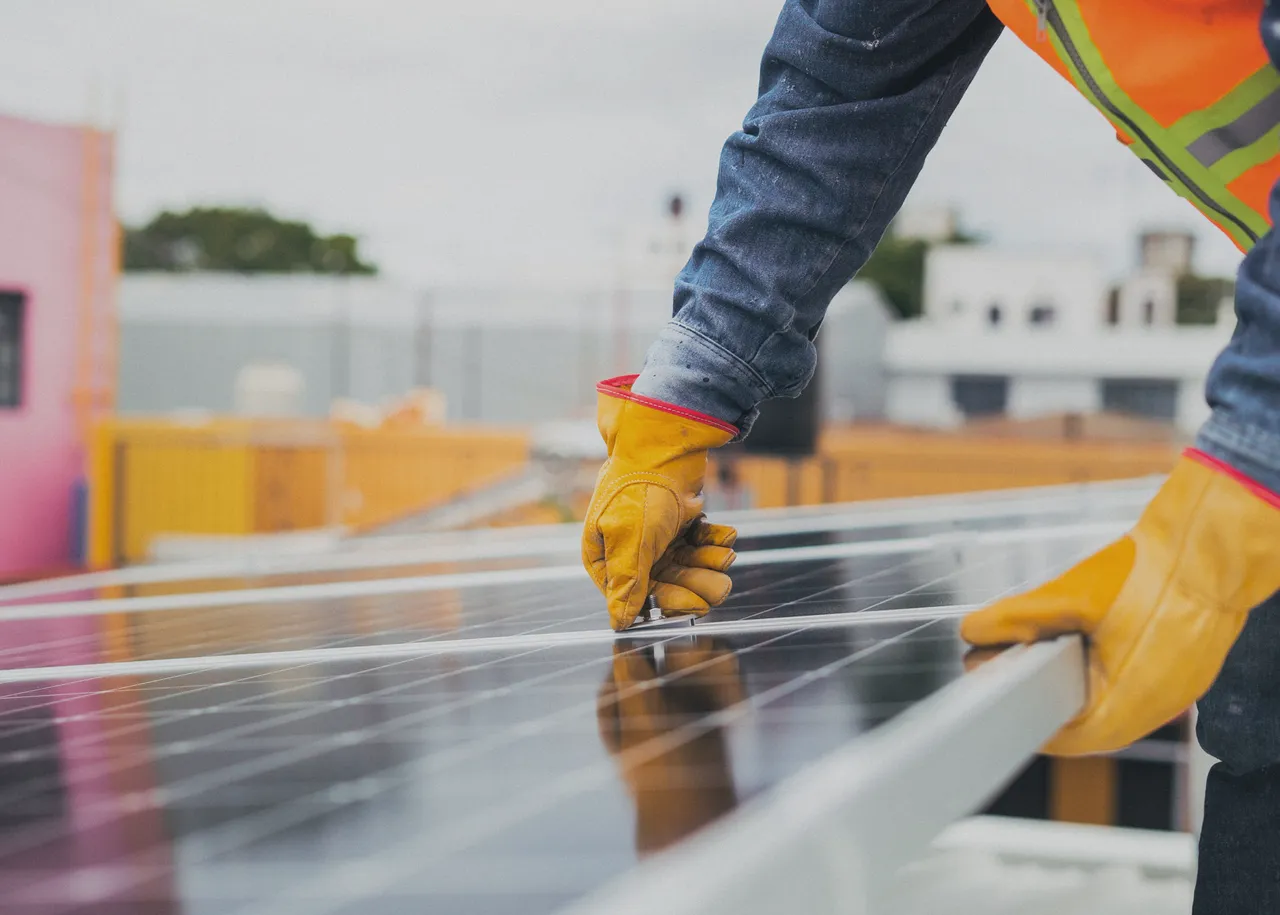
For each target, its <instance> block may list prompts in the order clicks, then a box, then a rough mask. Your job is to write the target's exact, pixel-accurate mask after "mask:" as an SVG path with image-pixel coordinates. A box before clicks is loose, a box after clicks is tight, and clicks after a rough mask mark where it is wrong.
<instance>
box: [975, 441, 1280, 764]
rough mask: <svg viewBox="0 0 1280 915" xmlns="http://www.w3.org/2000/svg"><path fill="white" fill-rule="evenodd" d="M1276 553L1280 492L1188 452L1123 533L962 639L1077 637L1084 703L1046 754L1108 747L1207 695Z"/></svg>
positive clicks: (980, 617)
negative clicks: (1082, 650)
mask: <svg viewBox="0 0 1280 915" xmlns="http://www.w3.org/2000/svg"><path fill="white" fill-rule="evenodd" d="M1278 551H1280V496H1277V495H1275V494H1273V493H1271V492H1268V491H1266V490H1264V489H1263V488H1262V487H1260V486H1258V485H1257V484H1256V483H1254V482H1253V481H1251V480H1249V479H1247V478H1245V477H1243V476H1241V475H1240V474H1238V473H1236V472H1235V471H1233V470H1231V469H1230V468H1228V467H1226V466H1225V465H1223V464H1221V463H1219V462H1218V461H1216V460H1215V459H1213V458H1211V457H1209V456H1208V455H1204V454H1201V453H1200V452H1196V451H1188V452H1187V453H1186V454H1185V455H1184V456H1183V457H1182V458H1181V459H1179V461H1178V464H1177V466H1176V467H1175V468H1174V471H1173V474H1172V475H1171V476H1170V477H1169V479H1168V480H1167V481H1166V482H1165V484H1164V486H1162V487H1161V489H1160V491H1159V492H1158V493H1157V494H1156V497H1155V499H1153V500H1152V502H1151V504H1150V505H1148V506H1147V508H1146V510H1145V511H1144V512H1143V514H1142V517H1141V519H1140V520H1139V521H1138V523H1137V525H1136V526H1135V527H1134V528H1133V530H1132V531H1130V532H1129V533H1128V534H1127V535H1126V536H1125V537H1123V538H1121V539H1120V540H1117V541H1116V542H1115V543H1112V544H1111V545H1110V546H1107V547H1106V548H1104V549H1103V550H1101V551H1100V552H1098V553H1096V554H1094V555H1093V556H1091V557H1089V558H1088V559H1086V560H1084V561H1083V562H1081V563H1080V564H1079V565H1077V566H1075V567H1074V568H1072V569H1070V570H1069V571H1067V572H1066V573H1065V574H1064V575H1062V576H1061V577H1059V578H1057V579H1055V580H1054V581H1051V582H1049V583H1048V584H1046V585H1044V586H1043V587H1040V588H1038V589H1036V590H1034V591H1032V592H1030V593H1028V594H1024V595H1021V596H1018V597H1012V598H1008V599H1005V600H1002V601H999V602H998V603H996V604H994V605H992V606H990V607H987V608H985V609H983V610H979V611H977V612H975V613H972V614H970V615H969V616H967V617H966V618H965V619H964V621H963V623H962V624H961V628H960V633H961V635H962V636H964V638H965V639H966V640H967V641H969V642H971V643H972V644H974V645H977V646H988V647H989V646H995V645H1007V644H1013V643H1019V642H1033V641H1037V640H1041V639H1048V638H1053V637H1055V636H1058V635H1062V634H1065V633H1073V632H1078V633H1082V634H1084V636H1085V637H1086V638H1087V642H1088V665H1089V670H1088V700H1087V704H1086V706H1085V708H1084V710H1083V712H1082V713H1081V714H1080V715H1079V716H1078V717H1077V718H1076V719H1075V720H1073V721H1072V722H1070V723H1069V724H1068V725H1067V726H1066V727H1064V728H1063V729H1062V730H1061V731H1060V732H1059V733H1058V734H1057V736H1055V737H1054V738H1053V739H1052V740H1051V741H1050V742H1049V744H1048V745H1047V746H1046V747H1045V750H1046V752H1048V753H1052V754H1055V755H1061V756H1076V755H1083V754H1088V753H1101V752H1108V751H1111V750H1116V749H1119V748H1120V747H1123V746H1126V745H1127V744H1130V743H1132V742H1133V741H1135V740H1138V739H1140V738H1142V737H1145V736H1146V735H1147V734H1149V733H1150V732H1152V731H1154V730H1155V729H1156V728H1158V727H1160V726H1162V725H1164V724H1166V723H1168V722H1169V721H1170V720H1172V719H1173V718H1175V717H1177V716H1178V715H1179V714H1181V713H1182V712H1183V711H1185V710H1186V709H1187V708H1188V707H1189V706H1190V705H1191V704H1192V703H1193V702H1195V701H1196V700H1197V699H1199V698H1200V696H1201V695H1202V694H1203V693H1204V692H1205V691H1206V690H1208V688H1209V686H1210V685H1211V684H1212V683H1213V681H1214V679H1215V678H1216V677H1217V675H1218V672H1219V670H1221V668H1222V664H1223V662H1224V661H1225V660H1226V656H1227V652H1228V651H1229V650H1230V648H1231V646H1232V644H1233V643H1234V642H1235V640H1236V638H1237V636H1239V634H1240V630H1241V629H1242V628H1243V626H1244V623H1245V618H1246V617H1247V616H1248V614H1249V611H1250V610H1251V609H1253V607H1255V606H1256V605H1258V604H1259V603H1261V602H1262V601H1264V600H1265V599H1267V598H1268V597H1270V596H1271V595H1272V594H1274V593H1275V592H1276V591H1277V590H1280V554H1278Z"/></svg>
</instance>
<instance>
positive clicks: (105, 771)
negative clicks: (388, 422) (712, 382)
mask: <svg viewBox="0 0 1280 915" xmlns="http://www.w3.org/2000/svg"><path fill="white" fill-rule="evenodd" d="M543 650H545V649H543V648H531V649H529V651H528V653H529V654H533V653H535V652H537V651H543ZM509 657H510V656H506V657H500V658H494V659H491V660H489V661H483V662H477V663H474V664H472V665H469V666H467V667H464V668H459V669H457V670H454V671H450V672H448V673H445V674H437V675H432V676H430V677H425V678H423V679H421V680H418V681H414V682H412V683H409V684H402V685H401V686H400V687H399V688H400V689H409V688H413V687H419V686H424V685H428V684H429V683H431V682H433V681H435V680H439V679H442V678H444V677H452V676H462V675H463V674H465V673H468V672H471V671H475V670H480V669H483V668H484V667H489V666H494V665H497V664H501V663H503V662H504V661H506V660H508V659H509ZM409 660H412V659H404V660H401V661H399V662H398V663H401V664H403V663H408V661H409ZM395 663H397V662H392V663H391V664H387V665H382V667H384V668H385V667H391V666H393V665H394V664H395ZM587 663H588V664H590V663H594V662H587ZM582 666H586V665H582ZM574 669H577V668H573V667H570V668H565V669H564V670H560V671H556V672H554V673H552V674H549V675H547V678H548V679H550V678H554V677H556V676H564V675H567V674H568V673H570V672H572V671H573V670H574ZM365 672H366V671H361V672H360V673H365ZM532 682H535V681H530V683H532ZM226 685H227V684H226V683H225V682H223V683H219V684H217V687H222V686H226ZM311 685H312V681H304V682H303V683H300V684H299V685H298V686H296V687H294V688H293V690H305V689H308V688H310V686H311ZM526 685H528V684H526ZM286 691H289V690H286ZM381 693H382V691H373V692H370V693H367V694H366V695H365V697H364V701H371V700H372V699H374V698H377V697H378V696H379V695H381ZM490 698H492V696H490V695H487V694H477V695H472V696H469V697H467V699H465V700H459V702H457V703H455V704H451V705H447V706H446V707H443V708H440V707H437V708H434V709H431V710H426V711H427V712H428V713H427V714H419V715H414V716H404V717H403V718H402V719H400V720H399V721H398V722H396V723H397V724H406V725H407V724H411V723H419V722H421V721H425V720H429V719H430V718H432V717H435V716H437V715H442V714H448V713H449V712H450V711H455V710H457V709H461V708H465V707H466V706H467V705H470V704H475V703H477V702H481V701H485V700H488V699H490ZM244 701H245V702H248V701H249V700H244ZM235 704H236V703H234V702H232V703H228V704H226V705H224V706H221V709H222V710H226V708H228V707H231V706H234V705H235ZM209 710H210V709H209V708H208V707H205V708H202V709H200V710H199V711H200V712H201V713H206V712H208V711H209ZM324 711H325V707H324V706H322V705H320V706H317V705H313V706H311V707H309V708H307V709H305V710H304V713H303V714H297V715H291V716H277V717H274V718H267V719H263V720H261V721H257V722H254V723H252V724H249V725H244V726H242V727H240V728H237V729H235V730H234V731H225V730H224V731H220V732H217V733H215V734H212V735H210V738H209V740H211V741H215V742H216V741H217V740H220V739H221V737H222V736H224V735H225V734H227V733H238V734H244V733H251V732H253V731H257V730H267V729H270V728H276V727H279V726H280V725H281V724H285V723H289V722H292V721H298V720H302V719H304V718H309V717H316V716H318V715H321V714H322V713H323V712H324ZM181 717H184V716H173V717H172V718H170V719H169V721H170V722H172V721H173V720H177V719H178V718H181ZM165 723H166V721H165V719H164V716H158V717H156V718H149V719H146V720H145V721H143V723H141V724H139V725H137V726H135V727H133V728H130V729H118V730H117V731H116V732H115V733H114V734H111V735H104V736H102V737H100V738H99V739H98V740H99V742H101V741H103V740H106V739H108V736H110V737H116V738H118V737H121V736H126V735H127V734H129V733H137V732H138V731H141V730H153V729H156V728H159V727H162V726H163V725H164V724H165ZM197 748H198V747H188V748H186V749H184V750H183V752H188V751H190V750H191V749H197ZM66 749H69V750H75V749H77V748H76V747H75V746H70V747H67V748H66ZM306 749H308V750H311V749H312V748H310V747H308V748H306ZM168 750H169V748H166V747H159V748H156V749H155V750H154V751H153V754H154V755H155V756H156V757H160V756H163V755H164V754H165V753H166V752H168ZM291 750H292V751H297V750H298V746H296V745H295V746H294V747H292V748H291ZM281 762H282V757H281V756H275V757H266V758H261V757H260V758H255V759H254V760H253V761H251V764H252V765H253V766H256V767H262V766H266V767H267V768H270V767H272V766H277V767H278V766H279V765H280V764H281ZM123 768H125V767H124V766H123V765H122V764H121V763H120V761H119V760H114V759H109V760H108V761H107V763H106V764H105V765H104V766H103V767H101V768H99V769H94V770H88V771H81V772H79V773H78V776H77V777H79V778H82V779H91V778H98V777H101V776H107V775H119V774H120V773H121V771H122V770H123ZM228 774H229V773H227V772H226V771H225V770H222V771H220V773H219V776H220V778H221V779H223V780H224V781H225V780H226V778H227V777H228ZM241 774H243V773H241ZM24 787H27V788H28V789H34V788H38V787H40V786H39V785H31V784H28V785H26V786H24ZM206 787H207V784H206ZM183 788H184V792H185V793H186V794H187V795H188V796H189V794H190V791H191V788H190V785H184V786H183ZM179 796H182V795H181V794H179V793H176V792H175V793H174V794H173V795H172V796H171V798H170V799H176V798H177V797H179ZM16 800H18V798H17V797H12V796H5V795H3V794H0V804H6V803H13V802H15V801H16ZM152 800H153V802H154V801H157V800H159V799H158V798H155V799H152ZM119 813H120V811H118V810H117V809H116V808H115V806H114V804H113V803H112V802H104V803H102V804H99V805H97V806H90V807H86V808H82V809H81V810H80V811H79V818H80V825H81V826H82V827H84V826H85V825H92V824H93V823H94V822H95V821H94V817H101V818H104V821H105V819H110V818H111V817H112V816H116V815H118V814H119ZM45 838H48V836H45ZM28 839H29V841H30V840H31V837H28ZM37 840H38V837H37ZM21 850H23V849H22V848H18V847H14V846H13V845H12V844H7V843H4V842H2V841H0V861H3V860H4V859H5V858H6V857H10V856H12V855H14V854H16V853H18V852H19V851H21Z"/></svg>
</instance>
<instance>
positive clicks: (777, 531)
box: [0, 484, 1150, 603]
mask: <svg viewBox="0 0 1280 915" xmlns="http://www.w3.org/2000/svg"><path fill="white" fill-rule="evenodd" d="M1090 485H1095V484H1090ZM1130 488H1131V489H1135V490H1136V491H1134V492H1129V491H1127V490H1121V491H1120V492H1092V491H1091V490H1088V491H1087V492H1088V493H1089V495H1087V496H1084V497H1083V498H1089V499H1091V500H1092V501H1094V502H1095V503H1097V502H1101V503H1102V504H1111V505H1115V506H1116V507H1127V506H1131V505H1137V504H1140V503H1141V502H1143V501H1145V499H1146V498H1147V497H1148V495H1149V492H1148V490H1149V488H1150V487H1148V486H1146V485H1142V486H1140V487H1134V486H1133V485H1132V484H1130ZM1081 498H1082V496H1081V495H1080V494H1078V493H1073V494H1071V495H1067V494H1062V493H1057V494H1054V495H1049V496H1046V497H1045V498H1044V499H1043V500H1042V501H1041V502H1039V503H1037V502H1035V501H1030V502H1027V503H1026V506H1027V507H1028V508H1037V509H1041V510H1048V509H1050V508H1053V507H1068V506H1069V507H1072V508H1078V507H1079V504H1080V501H1081ZM855 505H856V506H858V507H856V508H855V507H853V506H855ZM842 508H843V509H844V511H842V512H840V513H837V514H815V515H811V516H803V515H802V516H798V517H797V516H791V517H778V518H754V516H753V515H752V514H751V513H741V514H742V515H743V517H742V518H741V520H737V519H736V517H735V516H736V515H737V514H739V513H733V512H729V513H725V514H724V516H723V519H724V520H725V522H726V523H735V522H736V523H737V525H738V526H739V528H740V530H741V532H742V536H744V537H775V536H783V535H789V534H803V533H814V532H817V531H840V530H847V531H853V530H865V529H871V528H875V527H879V526H887V525H891V524H909V523H912V522H913V521H927V522H930V523H938V522H940V521H941V522H959V521H966V520H968V521H972V520H977V519H981V518H992V517H999V516H1000V515H1001V514H1002V513H1007V512H1008V511H1009V509H1008V506H1007V505H1005V504H1002V503H1001V502H999V501H998V500H997V501H995V502H994V503H992V502H990V501H988V502H985V503H983V502H974V503H973V504H969V503H967V502H961V503H960V504H959V505H957V506H955V507H954V508H953V509H952V510H950V511H948V510H947V509H946V507H944V506H934V507H932V508H929V509H922V508H921V507H919V506H918V505H912V506H909V507H898V508H885V507H881V504H880V503H876V502H868V503H853V504H852V505H845V506H842ZM770 511H773V510H770ZM579 532H580V527H579V526H578V525H563V526H562V525H556V526H553V527H551V528H549V529H547V531H546V532H539V533H531V534H530V535H528V536H525V537H511V536H503V537H467V536H465V535H466V532H457V533H456V535H455V536H453V537H451V538H448V539H443V540H433V541H431V542H429V543H413V542H412V540H408V541H407V542H406V544H405V545H403V546H400V545H397V542H398V541H401V540H402V538H400V537H397V538H388V539H391V540H392V542H390V543H377V539H378V538H371V539H369V540H366V541H361V545H360V547H359V548H349V549H340V550H338V551H333V552H325V553H318V554H314V555H305V556H297V555H284V556H271V555H269V554H263V555H248V556H243V557H236V558H234V559H211V560H202V561H187V562H175V563H161V564H153V565H140V566H132V567H127V568H123V569H112V570H106V571H100V572H89V573H85V574H81V575H72V576H66V577H63V578H55V579H48V580H44V581H37V582H24V583H18V584H12V585H5V586H0V603H11V602H13V601H18V600H29V599H31V598H33V597H46V596H51V595H55V594H65V593H72V592H78V591H90V590H96V589H98V588H106V587H127V586H132V585H139V584H160V583H165V582H176V581H183V580H203V579H210V580H216V579H222V578H258V577H270V576H274V575H285V574H295V573H306V572H322V571H327V572H332V571H337V570H357V569H376V568H393V567H396V566H407V565H416V564H419V563H422V564H427V563H455V562H474V561H479V560H485V559H510V558H536V557H545V556H554V555H557V554H559V553H564V552H574V551H576V550H577V548H578V537H579ZM405 539H407V538H405ZM459 541H462V542H459Z"/></svg>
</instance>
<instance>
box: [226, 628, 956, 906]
mask: <svg viewBox="0 0 1280 915" xmlns="http://www.w3.org/2000/svg"><path fill="white" fill-rule="evenodd" d="M930 625H933V623H932V622H924V623H921V624H919V626H918V627H916V628H913V629H908V630H906V631H904V632H902V633H899V634H897V635H895V636H891V637H889V638H888V639H886V640H884V641H881V642H877V643H875V644H874V645H872V646H869V647H867V648H865V649H862V650H861V651H855V652H853V653H851V654H849V655H847V656H845V657H843V658H841V659H839V660H837V661H833V662H830V663H828V664H825V665H823V666H821V667H819V668H815V669H813V670H810V671H806V672H805V673H804V674H801V675H800V676H798V677H795V678H793V679H791V680H789V681H787V682H785V683H782V684H779V685H777V686H775V687H773V688H771V689H769V690H766V691H763V692H761V693H758V694H756V695H755V696H752V697H749V698H747V699H744V700H743V701H742V702H740V703H737V704H735V705H733V706H730V707H728V708H726V709H722V710H720V711H718V712H714V713H712V714H710V715H707V716H705V717H703V718H702V719H700V720H698V721H696V722H692V723H690V724H687V725H684V726H682V727H680V728H678V729H676V730H673V731H670V732H668V733H667V734H666V735H664V737H662V738H657V739H654V740H650V741H647V742H646V743H644V744H641V745H640V746H638V747H636V748H634V749H633V750H631V751H629V752H631V753H633V754H634V756H633V760H634V759H641V758H644V757H646V756H647V757H650V758H656V757H658V756H661V755H662V754H664V753H667V752H669V751H670V750H671V749H672V746H673V745H674V744H678V743H681V742H685V741H688V740H690V739H692V737H693V736H695V734H696V733H698V732H700V731H702V730H705V729H706V728H709V727H723V726H725V725H728V724H731V723H733V722H734V721H735V720H737V719H739V718H741V717H743V716H744V715H747V714H750V713H751V712H752V711H753V710H754V709H755V708H757V707H759V706H763V705H765V704H768V703H770V702H773V701H776V700H778V699H780V698H783V697H785V696H787V695H789V694H790V693H793V692H795V691H796V690H798V689H800V688H802V687H804V686H806V685H807V684H808V683H810V682H812V681H813V680H815V679H819V678H822V677H825V676H829V675H830V674H832V673H834V672H835V671H837V670H839V669H841V668H843V667H846V666H848V665H849V664H852V663H855V662H856V661H859V660H862V659H864V658H866V657H868V656H869V655H871V654H873V653H875V652H876V651H880V650H883V649H884V648H885V647H886V646H887V645H890V644H893V643H894V642H896V641H899V640H901V639H904V638H906V637H907V636H909V635H910V634H911V633H914V632H918V631H920V630H921V629H923V628H925V627H927V626H930ZM788 635H789V634H787V633H784V634H782V635H779V636H776V637H775V638H774V639H771V640H768V641H766V642H762V643H758V644H756V645H751V646H747V647H745V648H743V649H740V650H739V652H738V653H739V654H746V653H749V652H751V651H757V650H760V649H761V648H763V647H766V646H767V645H769V644H773V643H774V642H776V641H778V640H781V639H784V638H787V637H788ZM712 663H715V662H714V661H707V662H703V663H702V664H699V665H694V666H692V667H690V668H686V669H685V670H682V671H679V672H677V673H675V674H670V675H667V676H668V677H671V678H681V677H687V676H692V674H693V673H695V672H696V671H697V670H698V669H701V668H703V667H705V666H706V665H709V664H712ZM594 706H595V703H592V707H594ZM614 777H615V776H614V774H613V770H612V768H611V767H608V766H603V765H592V766H584V767H581V768H579V769H577V770H574V771H571V772H567V773H564V774H563V775H561V776H559V777H558V778H556V779H555V780H554V782H553V783H552V784H551V785H549V786H547V787H546V788H545V789H544V790H543V791H541V792H540V793H539V794H537V795H530V796H528V797H522V798H521V799H520V800H519V801H518V802H517V803H516V804H509V803H508V804H504V805H494V806H492V807H490V808H489V809H488V810H486V811H484V812H483V813H482V814H480V815H477V816H476V817H474V818H473V819H472V820H471V821H470V823H468V824H467V827H466V828H464V829H463V830H461V831H459V832H457V833H451V836H450V839H449V840H448V842H447V843H439V842H433V841H421V842H417V843H413V844H411V845H409V846H407V847H405V848H402V849H397V850H396V852H395V854H394V855H387V854H382V855H378V856H376V857H371V858H366V859H363V860H359V861H354V862H350V863H346V864H343V865H340V866H339V867H337V868H335V869H334V871H333V872H331V873H329V874H326V875H325V877H324V879H323V880H321V881H318V882H317V883H315V884H309V885H306V886H297V887H296V888H295V890H294V891H293V892H289V893H287V894H281V895H278V896H276V897H274V898H272V899H270V900H264V901H262V902H261V903H256V904H253V905H250V906H248V907H245V908H244V909H242V910H240V911H238V912H237V913H236V915H267V913H271V915H287V913H291V912H297V913H299V915H301V913H309V915H324V913H331V912H335V911H338V910H339V907H342V906H346V905H348V904H350V903H351V902H355V901H359V900H360V899H361V898H367V897H376V896H377V895H378V894H380V893H382V892H384V891H387V890H390V889H391V888H392V887H393V886H394V884H395V883H396V882H398V881H400V880H404V879H408V878H409V877H411V876H412V875H413V873H414V872H415V870H416V869H418V868H420V867H421V866H422V863H423V861H424V860H426V859H428V858H429V857H430V856H432V855H437V856H438V855H441V854H443V853H445V852H446V851H449V850H457V849H459V848H463V847H466V845H467V844H469V843H474V842H476V841H478V840H479V839H481V838H483V837H484V836H486V835H489V834H492V833H493V832H494V831H495V830H498V829H502V828H504V827H506V826H508V825H510V824H511V823H513V822H516V821H518V820H520V819H522V818H524V817H527V816H529V815H531V814H532V813H535V812H537V811H538V810H541V809H545V808H546V807H547V806H548V805H549V804H552V803H555V801H556V800H558V799H560V798H562V797H564V796H566V795H570V794H577V793H581V792H583V791H584V790H585V789H586V788H589V787H592V786H595V785H599V784H604V783H606V782H607V781H608V780H610V779H612V778H614ZM352 890H355V891H356V892H357V893H358V894H359V895H356V894H353V893H352ZM287 904H292V905H289V906H288V907H286V905H287Z"/></svg>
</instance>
